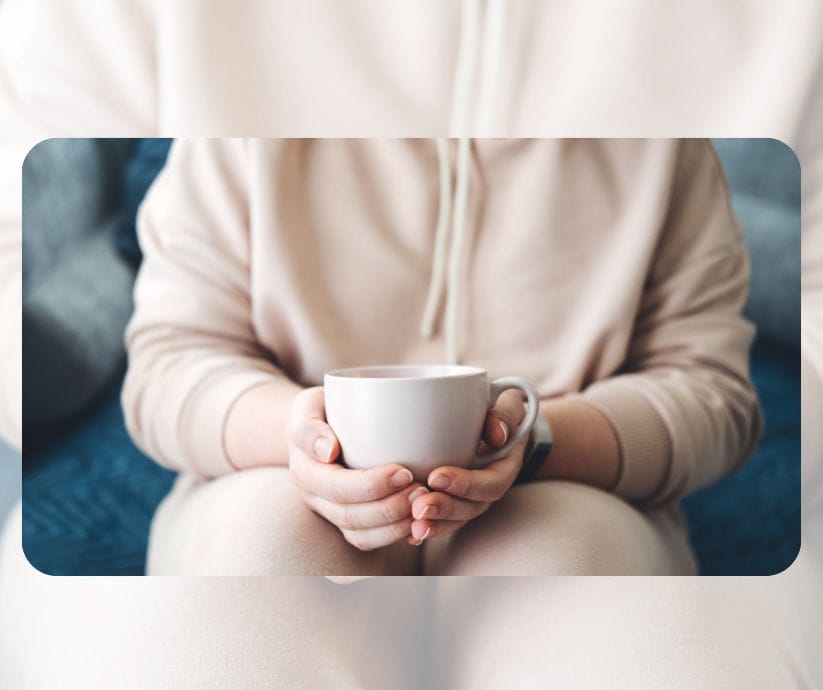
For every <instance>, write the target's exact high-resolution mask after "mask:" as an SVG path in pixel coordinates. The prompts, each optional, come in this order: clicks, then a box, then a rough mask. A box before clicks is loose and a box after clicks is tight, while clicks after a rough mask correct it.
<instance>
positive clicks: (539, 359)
mask: <svg viewBox="0 0 823 690" xmlns="http://www.w3.org/2000/svg"><path fill="white" fill-rule="evenodd" d="M451 161H454V164H453V166H452V163H451ZM452 167H454V171H453V170H452ZM438 170H440V172H441V177H440V179H439V184H438ZM453 175H454V177H456V180H455V183H454V190H453V193H452V183H451V179H452V176H453ZM481 180H482V187H481ZM342 181H345V182H342ZM389 181H390V182H389ZM271 190H276V191H275V192H272V191H271ZM452 197H453V198H452ZM449 209H453V211H454V213H453V216H452V217H449V214H448V210H449ZM444 219H445V220H444ZM437 221H440V222H437ZM139 237H140V243H141V247H142V249H143V252H144V257H145V258H144V263H143V265H142V267H141V271H140V274H139V276H138V279H137V284H136V288H135V305H136V306H135V313H134V317H133V319H132V322H131V324H130V325H129V328H128V330H127V335H126V340H127V343H128V354H129V370H128V373H127V375H126V380H125V383H124V386H123V393H122V398H123V409H124V413H125V417H126V423H127V426H128V427H129V429H130V431H131V433H132V436H133V438H134V440H135V441H136V442H137V444H138V445H139V446H141V447H142V448H143V449H144V451H145V452H146V453H147V454H149V455H150V456H151V457H154V458H155V459H156V460H158V461H159V462H161V463H163V464H165V465H167V466H169V467H171V468H173V469H175V470H178V471H180V472H181V474H180V476H179V478H178V480H177V483H176V486H175V488H174V489H173V490H172V492H171V495H170V496H169V497H168V499H167V500H166V501H165V502H164V503H163V504H162V505H161V507H160V508H159V509H158V513H157V517H156V520H155V522H154V525H153V528H152V537H151V544H150V549H149V572H151V573H157V574H223V575H270V574H277V575H335V576H357V575H375V574H417V573H419V572H423V573H428V574H529V575H551V574H689V573H693V572H694V571H695V565H694V561H693V558H692V556H691V555H690V552H689V547H688V539H687V534H686V529H685V526H684V522H683V521H682V519H681V518H680V515H679V514H678V512H677V509H676V507H675V504H676V502H677V500H678V499H679V498H680V497H681V496H683V495H684V494H685V493H686V492H688V491H690V490H692V489H694V488H697V487H701V486H705V485H706V484H707V483H709V482H711V481H714V480H715V479H717V478H719V477H720V476H722V475H723V474H725V473H726V472H729V471H731V470H733V469H734V468H736V467H738V466H740V464H741V463H742V462H744V461H745V459H746V458H747V456H748V454H749V453H750V452H751V451H752V449H753V448H754V445H755V443H756V441H757V438H758V435H759V426H760V422H759V413H758V407H757V402H756V397H755V393H754V391H753V389H752V387H751V383H750V381H749V379H748V371H747V369H748V347H749V344H750V342H751V338H752V335H753V328H752V326H751V325H750V324H748V323H747V322H745V321H744V320H743V318H742V316H741V314H740V312H741V309H742V306H743V304H744V302H745V298H746V293H747V284H748V282H747V281H748V255H747V253H746V249H745V246H744V244H743V240H742V235H741V233H740V230H739V228H738V226H737V224H736V222H735V220H734V217H733V215H732V212H731V208H730V205H729V200H728V198H727V195H726V189H725V186H724V180H723V174H722V171H721V169H720V167H719V163H718V161H717V160H716V158H715V155H714V153H713V150H712V148H711V145H710V144H709V143H708V142H706V141H701V140H686V141H674V140H662V141H655V140H635V141H631V142H626V141H610V140H595V141H591V140H574V141H565V140H533V141H528V142H523V141H520V140H511V141H506V140H501V141H494V142H487V141H481V140H468V139H461V140H458V141H456V142H454V141H451V142H450V141H444V140H439V141H430V140H422V141H421V140H415V141H409V140H355V141H350V140H346V141H340V140H330V141H328V140H245V141H241V140H218V139H208V140H198V139H189V140H184V141H181V142H178V143H177V144H175V146H174V147H173V148H172V152H171V154H170V157H169V162H168V164H167V166H166V168H165V169H164V171H163V172H161V174H160V177H159V178H158V180H157V182H156V183H155V185H154V186H153V188H152V191H151V192H150V193H149V197H148V198H147V200H146V202H145V203H144V205H143V208H142V211H141V215H140V220H139ZM429 267H431V268H430V269H429ZM441 267H447V268H448V271H441V270H440V269H441ZM446 272H447V273H448V276H446V275H444V274H445V273H446ZM441 293H445V294H441ZM440 302H443V303H444V304H440ZM441 307H442V308H441ZM441 322H442V323H441ZM380 362H390V363H421V362H422V363H428V362H449V363H452V364H455V363H458V362H462V363H466V364H471V365H476V366H481V367H483V368H485V369H486V370H487V371H488V372H489V375H490V376H491V377H492V378H497V377H500V376H502V375H505V374H506V373H509V374H516V375H519V376H523V377H525V378H526V379H527V380H530V381H532V382H533V383H534V385H535V386H536V388H537V390H538V392H539V394H540V395H541V397H542V398H543V402H542V404H541V412H542V414H543V415H544V416H545V417H546V418H547V419H548V422H549V426H550V428H551V431H552V435H553V437H554V443H553V446H552V449H551V452H550V454H549V457H548V459H546V460H545V462H543V464H542V466H541V468H540V472H539V474H538V476H537V477H535V479H537V480H542V481H531V482H528V483H524V484H523V485H519V486H514V487H513V486H512V485H513V483H514V482H515V479H516V478H517V476H518V474H519V472H520V471H521V468H522V467H523V464H524V462H523V458H524V446H525V443H521V444H520V445H519V446H516V447H515V449H514V450H513V451H512V453H510V454H509V455H508V456H507V457H504V458H502V459H500V460H498V461H496V462H494V463H492V464H490V465H489V466H488V467H486V468H484V469H474V470H466V469H460V468H456V467H442V468H439V469H436V470H434V471H433V472H432V473H431V474H430V475H429V476H428V478H427V479H426V482H424V483H421V482H416V481H413V479H412V474H411V472H409V471H408V469H406V468H404V467H402V466H401V465H397V464H387V465H384V466H382V467H376V468H373V469H370V470H351V469H346V468H344V466H343V465H342V464H341V463H339V462H336V460H338V459H340V446H339V443H338V441H337V439H336V437H335V435H334V433H333V431H332V430H331V429H330V427H329V426H328V425H327V424H326V423H325V414H324V409H323V391H322V388H320V387H318V384H319V383H321V382H322V377H323V373H324V372H325V371H328V370H331V369H337V368H341V367H349V366H361V365H367V364H375V363H380ZM523 416H524V411H523V405H522V403H521V402H520V398H519V395H518V394H516V393H514V392H510V393H509V394H504V396H501V399H500V400H499V402H498V403H497V405H496V406H495V407H494V409H493V410H492V412H491V413H490V414H489V415H488V416H487V420H486V425H485V438H486V440H487V441H488V442H489V443H490V444H491V445H496V446H501V445H502V444H503V443H504V442H505V440H506V438H507V436H508V434H509V433H510V432H512V431H513V430H514V429H515V428H516V427H517V425H518V424H519V423H520V421H521V420H522V418H523ZM286 465H288V468H289V470H290V472H287V471H286V469H285V467H286ZM292 480H294V481H292ZM621 499H625V500H621ZM631 503H634V504H635V505H638V506H642V507H643V508H644V509H637V508H633V507H631V506H630V504H631ZM315 514H316V515H315ZM319 518H323V519H319ZM331 525H334V526H335V527H336V528H337V530H334V529H330V527H331ZM443 537H447V538H445V539H444V538H443ZM424 542H425V547H424V548H423V549H422V550H423V551H424V553H423V554H422V556H421V557H422V559H423V562H422V569H421V568H418V560H417V557H416V554H415V553H414V548H413V547H414V546H420V545H421V544H423V543H424ZM429 545H431V548H428V547H429Z"/></svg>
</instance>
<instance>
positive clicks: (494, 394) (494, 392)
mask: <svg viewBox="0 0 823 690" xmlns="http://www.w3.org/2000/svg"><path fill="white" fill-rule="evenodd" d="M509 388H516V389H518V390H519V391H521V392H522V393H523V394H524V395H525V396H526V401H527V407H526V416H525V417H524V418H523V421H522V422H520V426H518V427H517V430H516V431H515V432H514V433H513V434H512V435H511V436H510V437H509V440H508V441H506V443H504V444H503V445H502V446H501V447H500V448H498V449H497V450H495V451H492V452H491V453H484V454H483V455H478V456H477V459H476V460H475V461H474V465H473V466H472V469H480V468H482V467H485V466H486V465H488V464H489V463H492V462H494V461H495V460H499V459H500V458H502V457H505V456H506V455H508V454H509V453H510V452H511V450H512V448H514V447H515V446H516V445H517V444H518V443H520V442H521V441H522V440H523V439H524V438H525V437H526V435H527V434H530V433H531V430H532V427H533V426H534V422H535V420H536V419H537V414H538V412H540V399H539V398H538V395H537V391H536V390H535V388H534V386H532V384H530V383H529V382H528V381H526V379H523V378H520V377H519V376H506V377H504V378H502V379H497V380H495V381H492V382H491V383H490V384H489V409H491V408H492V407H494V405H495V403H496V402H497V399H498V398H499V397H500V394H501V393H502V392H503V391H505V390H508V389H509Z"/></svg>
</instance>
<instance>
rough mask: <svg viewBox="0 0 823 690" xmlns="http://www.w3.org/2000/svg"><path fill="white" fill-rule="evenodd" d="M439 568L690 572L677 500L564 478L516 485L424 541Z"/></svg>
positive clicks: (453, 571)
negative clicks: (627, 496) (646, 498)
mask: <svg viewBox="0 0 823 690" xmlns="http://www.w3.org/2000/svg"><path fill="white" fill-rule="evenodd" d="M425 549H426V553H425V561H424V564H425V572H426V573H427V574H442V575H674V574H693V573H694V572H695V564H694V559H693V557H692V554H691V551H690V548H689V545H688V537H687V533H686V529H685V526H684V524H683V521H682V519H681V516H680V513H679V510H678V509H677V508H676V507H667V508H664V509H660V510H656V511H650V512H641V511H639V510H637V509H636V508H634V507H632V506H630V505H629V504H628V503H626V502H625V501H623V500H622V499H620V498H618V497H616V496H614V495H613V494H610V493H607V492H605V491H601V490H599V489H595V488H592V487H589V486H584V485H582V484H577V483H572V482H564V481H545V482H534V483H531V484H527V485H524V486H516V487H513V488H512V489H511V490H510V491H509V493H508V494H507V495H506V496H505V497H504V498H503V499H502V500H501V501H499V502H498V503H496V504H495V505H494V506H492V508H491V509H490V510H489V511H488V512H487V513H485V514H484V515H482V516H481V517H480V518H478V519H476V520H473V521H472V522H470V523H468V524H467V525H465V526H464V527H463V528H461V529H460V530H458V531H457V532H455V533H453V534H452V535H449V536H448V537H445V538H443V539H440V540H435V541H432V542H431V543H430V544H427V545H426V547H425Z"/></svg>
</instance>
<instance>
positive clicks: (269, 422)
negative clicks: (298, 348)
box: [223, 379, 302, 470]
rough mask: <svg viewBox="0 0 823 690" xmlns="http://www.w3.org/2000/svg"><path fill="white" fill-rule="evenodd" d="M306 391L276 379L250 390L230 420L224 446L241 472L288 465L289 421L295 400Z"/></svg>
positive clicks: (229, 457)
mask: <svg viewBox="0 0 823 690" xmlns="http://www.w3.org/2000/svg"><path fill="white" fill-rule="evenodd" d="M301 390H302V389H301V388H300V387H299V386H297V385H295V384H294V383H292V382H291V381H289V380H288V379H276V380H273V381H270V382H268V383H263V384H260V385H258V386H254V387H252V388H249V389H248V390H246V391H245V392H244V393H243V394H242V395H241V396H240V397H238V398H237V400H235V402H234V404H233V405H232V407H231V409H230V410H229V413H228V416H227V418H226V424H225V427H224V431H223V443H224V447H225V450H226V455H227V457H228V459H229V462H230V463H231V464H232V465H233V466H234V467H235V468H237V469H238V470H243V469H249V468H252V467H263V466H270V465H285V464H287V463H288V421H289V415H290V412H291V405H292V401H293V400H294V398H295V397H296V396H297V394H298V393H299V392H300V391H301Z"/></svg>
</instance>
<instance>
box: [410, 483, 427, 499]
mask: <svg viewBox="0 0 823 690" xmlns="http://www.w3.org/2000/svg"><path fill="white" fill-rule="evenodd" d="M427 493H429V490H428V489H427V488H426V487H425V486H418V487H417V488H416V489H415V490H414V491H412V492H411V493H410V494H409V503H414V502H415V501H416V500H417V499H418V498H420V497H421V496H425V495H426V494H427Z"/></svg>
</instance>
